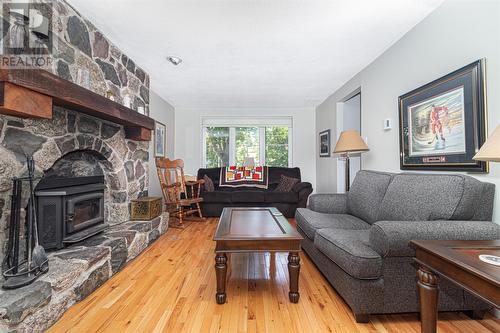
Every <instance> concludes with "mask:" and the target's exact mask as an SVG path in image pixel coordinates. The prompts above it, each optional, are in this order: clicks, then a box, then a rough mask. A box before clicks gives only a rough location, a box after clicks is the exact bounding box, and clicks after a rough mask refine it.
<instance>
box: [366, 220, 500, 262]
mask: <svg viewBox="0 0 500 333" xmlns="http://www.w3.org/2000/svg"><path fill="white" fill-rule="evenodd" d="M498 238H500V226H499V225H498V224H496V223H493V222H486V221H379V222H376V223H375V224H374V225H373V226H372V227H371V229H370V246H371V247H372V248H373V249H374V250H375V251H377V252H378V253H379V254H380V255H381V256H382V257H413V256H414V255H415V250H414V249H412V248H410V246H409V243H410V241H411V240H493V239H498Z"/></svg>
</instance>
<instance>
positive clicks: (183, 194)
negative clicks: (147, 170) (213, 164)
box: [155, 157, 205, 228]
mask: <svg viewBox="0 0 500 333" xmlns="http://www.w3.org/2000/svg"><path fill="white" fill-rule="evenodd" d="M155 162H156V171H157V173H158V179H159V180H160V186H161V190H162V193H163V198H164V199H165V204H166V207H167V211H168V212H169V214H170V217H171V218H173V219H177V220H178V222H177V223H175V222H174V223H169V224H170V226H171V227H174V228H184V223H183V219H184V218H185V217H186V216H188V215H193V214H195V213H197V214H198V216H199V219H201V220H204V218H203V215H202V213H201V208H200V203H201V202H203V198H200V190H201V186H202V185H203V184H204V183H205V182H204V181H203V180H201V179H200V180H197V181H186V179H185V177H184V161H183V160H180V159H177V160H173V161H171V160H169V159H168V158H163V157H157V158H156V159H155Z"/></svg>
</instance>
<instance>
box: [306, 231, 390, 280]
mask: <svg viewBox="0 0 500 333" xmlns="http://www.w3.org/2000/svg"><path fill="white" fill-rule="evenodd" d="M369 234H370V231H369V230H342V229H331V228H327V229H320V230H318V231H317V232H316V237H315V238H314V245H315V246H316V248H317V249H318V250H320V251H321V252H322V253H323V254H324V255H326V256H327V257H328V258H330V260H332V261H333V262H334V263H336V264H337V266H339V267H340V268H342V269H343V270H344V271H345V272H346V273H347V274H349V275H350V276H352V277H354V278H357V279H378V278H380V277H381V276H382V258H381V257H380V255H379V254H378V253H377V252H376V251H375V250H373V249H372V248H371V247H370V246H369V245H368V244H369V240H368V239H369Z"/></svg>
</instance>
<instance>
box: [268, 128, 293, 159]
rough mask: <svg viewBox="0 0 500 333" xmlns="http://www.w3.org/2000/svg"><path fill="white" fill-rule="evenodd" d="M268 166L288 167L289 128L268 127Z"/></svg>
mask: <svg viewBox="0 0 500 333" xmlns="http://www.w3.org/2000/svg"><path fill="white" fill-rule="evenodd" d="M265 140H266V146H265V147H266V165H268V166H275V167H279V166H288V127H283V126H272V127H266V138H265Z"/></svg>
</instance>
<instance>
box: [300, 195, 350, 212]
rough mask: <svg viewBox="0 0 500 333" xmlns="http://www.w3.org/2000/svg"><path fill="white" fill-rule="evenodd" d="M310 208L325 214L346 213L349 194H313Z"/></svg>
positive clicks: (310, 199)
mask: <svg viewBox="0 0 500 333" xmlns="http://www.w3.org/2000/svg"><path fill="white" fill-rule="evenodd" d="M309 209H310V210H312V211H315V212H318V213H325V214H345V213H346V212H347V195H346V194H337V193H332V194H313V195H311V197H310V198H309Z"/></svg>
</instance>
